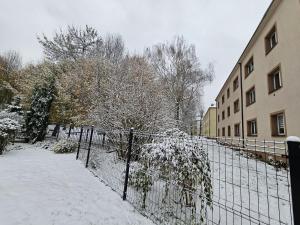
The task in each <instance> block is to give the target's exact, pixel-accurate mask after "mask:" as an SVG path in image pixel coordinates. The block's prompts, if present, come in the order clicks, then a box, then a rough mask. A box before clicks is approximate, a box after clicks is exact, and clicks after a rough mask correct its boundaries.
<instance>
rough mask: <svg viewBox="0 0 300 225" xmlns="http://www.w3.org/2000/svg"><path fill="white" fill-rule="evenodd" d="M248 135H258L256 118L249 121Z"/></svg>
mask: <svg viewBox="0 0 300 225" xmlns="http://www.w3.org/2000/svg"><path fill="white" fill-rule="evenodd" d="M247 131H248V136H257V122H256V119H254V120H249V121H247Z"/></svg>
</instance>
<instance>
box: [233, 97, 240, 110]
mask: <svg viewBox="0 0 300 225" xmlns="http://www.w3.org/2000/svg"><path fill="white" fill-rule="evenodd" d="M233 111H234V113H237V112H239V111H240V101H239V99H237V100H236V101H235V102H234V103H233Z"/></svg>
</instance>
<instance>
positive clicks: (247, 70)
mask: <svg viewBox="0 0 300 225" xmlns="http://www.w3.org/2000/svg"><path fill="white" fill-rule="evenodd" d="M253 70H254V62H253V57H251V59H249V61H248V62H247V64H246V66H245V78H246V77H248V76H249V74H250V73H252V71H253Z"/></svg>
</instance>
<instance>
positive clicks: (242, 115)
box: [239, 63, 245, 147]
mask: <svg viewBox="0 0 300 225" xmlns="http://www.w3.org/2000/svg"><path fill="white" fill-rule="evenodd" d="M239 66H240V85H241V119H242V139H243V147H245V140H244V139H245V133H244V95H243V72H242V63H239Z"/></svg>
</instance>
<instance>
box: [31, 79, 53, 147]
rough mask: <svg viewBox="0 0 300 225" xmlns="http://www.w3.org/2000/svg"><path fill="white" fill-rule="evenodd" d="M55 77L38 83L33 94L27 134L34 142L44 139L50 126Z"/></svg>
mask: <svg viewBox="0 0 300 225" xmlns="http://www.w3.org/2000/svg"><path fill="white" fill-rule="evenodd" d="M54 83H55V80H54V78H49V80H48V81H47V83H44V84H42V85H37V86H35V88H34V89H33V92H32V96H31V106H30V111H29V112H28V113H27V118H26V135H27V138H28V141H31V142H33V143H35V142H37V141H42V140H44V137H45V136H46V131H47V127H48V121H49V114H50V108H51V104H52V101H53V99H54V90H55V88H54V87H55V86H54Z"/></svg>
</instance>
